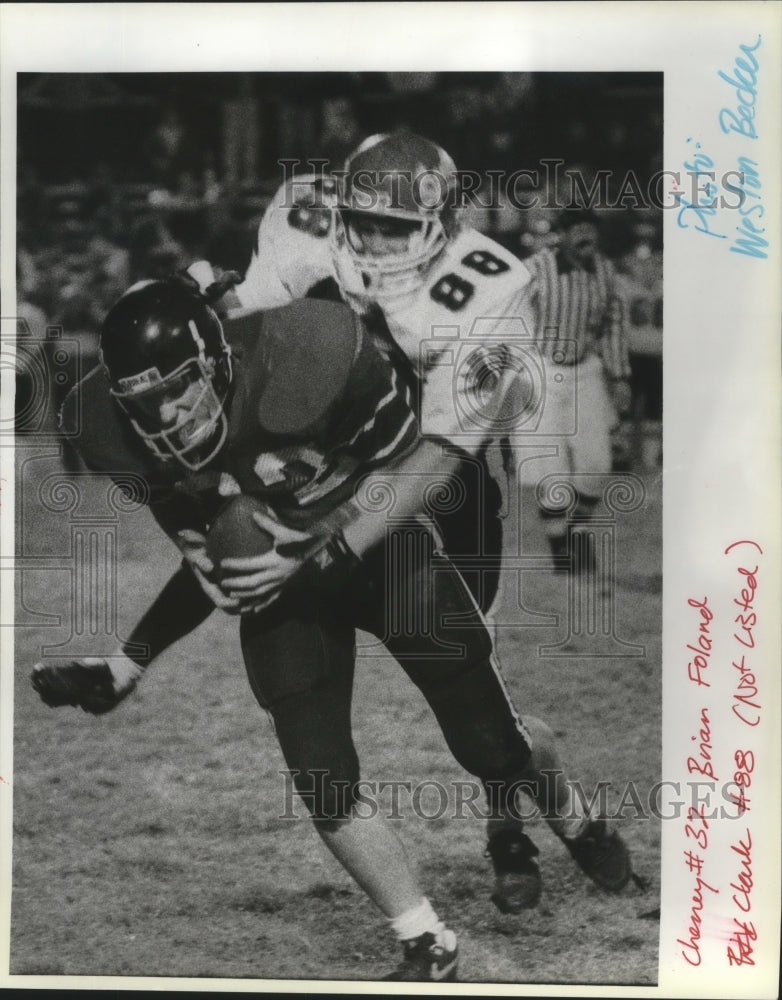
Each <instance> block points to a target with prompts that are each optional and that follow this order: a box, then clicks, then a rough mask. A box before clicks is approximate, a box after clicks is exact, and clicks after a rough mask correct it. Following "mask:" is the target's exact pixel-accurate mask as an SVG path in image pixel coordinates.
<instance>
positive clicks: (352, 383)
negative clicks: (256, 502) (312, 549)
mask: <svg viewBox="0 0 782 1000" xmlns="http://www.w3.org/2000/svg"><path fill="white" fill-rule="evenodd" d="M225 334H226V339H227V340H228V342H229V343H230V345H231V349H232V353H233V371H234V377H233V387H232V393H231V397H230V400H229V404H228V436H227V440H226V444H225V446H224V447H223V449H222V451H221V453H220V454H219V455H218V456H217V458H216V459H214V461H212V462H211V463H210V464H209V465H208V466H207V467H206V468H204V469H202V470H199V471H197V472H188V471H187V470H186V469H184V468H182V467H181V466H180V465H179V464H178V463H177V462H176V461H174V460H172V461H170V462H162V461H160V460H158V459H156V458H155V456H154V455H153V454H152V452H151V451H149V450H148V448H147V447H146V446H145V445H144V443H143V442H142V441H141V439H140V438H139V437H138V436H137V435H136V434H135V432H134V431H133V429H132V427H131V425H130V423H129V421H128V420H127V418H126V417H125V415H124V413H123V411H122V410H121V409H120V407H119V406H118V405H117V403H116V402H115V400H114V399H113V397H112V396H111V393H110V391H109V383H108V380H107V378H106V375H105V373H104V372H103V370H102V369H99V368H98V369H94V370H93V371H92V372H90V373H89V374H88V375H87V376H86V378H85V379H84V380H83V381H82V382H81V383H80V384H79V385H78V386H77V387H76V389H74V390H73V392H72V393H71V394H70V395H69V397H68V398H67V399H66V402H65V405H64V410H65V413H64V419H66V420H74V419H76V418H78V419H79V420H80V426H81V428H82V431H81V433H80V435H79V437H78V439H77V441H76V446H77V448H78V450H79V452H80V454H81V456H82V458H83V460H84V462H85V464H86V465H87V467H88V468H90V469H92V470H94V471H100V472H107V473H109V474H111V475H113V476H114V477H115V478H116V479H117V480H118V481H119V482H121V480H122V474H123V473H133V474H135V475H140V476H143V478H144V479H145V480H146V482H147V484H148V486H149V502H150V506H151V508H152V510H153V512H154V513H155V514H156V516H157V517H158V520H159V521H160V523H161V525H162V526H163V527H164V529H165V530H166V531H167V532H168V533H173V532H174V531H177V530H179V529H181V528H184V527H195V528H203V527H204V526H206V525H208V524H209V523H210V522H211V520H212V519H213V517H214V516H215V513H216V512H217V510H218V509H219V507H220V506H221V505H222V503H223V502H224V499H225V498H226V497H229V496H231V495H234V494H237V493H247V494H250V495H252V496H256V497H259V498H261V499H264V500H266V501H267V502H268V503H269V505H270V506H271V507H273V508H274V510H275V511H276V512H277V513H278V514H279V516H280V517H281V519H282V520H283V521H286V522H288V523H289V524H291V525H298V526H302V525H307V524H309V523H312V522H314V521H316V520H318V519H320V518H321V517H323V516H324V515H325V514H326V513H328V512H329V511H331V510H333V509H334V508H335V507H336V506H338V505H339V504H340V503H342V502H343V501H344V500H346V499H348V498H349V497H350V495H351V494H352V492H353V490H354V488H355V485H356V483H357V481H358V480H359V479H360V477H361V476H362V475H363V474H364V473H365V472H367V471H369V470H371V469H372V468H374V467H376V466H379V465H382V464H385V463H388V462H389V461H392V460H393V459H395V458H397V457H399V456H401V455H403V454H404V453H405V452H406V451H408V450H409V449H410V448H412V447H413V446H414V445H415V443H416V442H417V440H418V424H417V421H416V418H415V416H414V411H413V399H412V398H411V397H412V393H411V391H410V387H409V385H408V383H407V382H406V380H405V378H403V377H402V375H401V374H400V373H399V372H398V370H397V369H396V368H395V367H394V366H393V365H391V364H389V361H388V359H387V358H386V357H384V356H383V355H382V354H381V352H380V351H379V350H378V349H377V347H376V345H375V343H374V341H373V338H371V337H370V336H368V335H367V333H366V330H365V328H364V326H363V324H362V323H361V321H360V320H359V319H358V317H356V316H355V314H354V313H353V312H352V311H351V310H350V309H349V308H347V307H346V306H344V305H341V304H339V303H334V302H324V301H315V300H303V301H297V302H294V303H291V304H290V305H288V306H283V307H282V308H279V309H271V310H268V311H265V312H254V313H250V314H246V315H244V316H241V317H237V318H234V319H232V320H229V321H227V322H226V324H225Z"/></svg>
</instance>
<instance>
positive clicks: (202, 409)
mask: <svg viewBox="0 0 782 1000" xmlns="http://www.w3.org/2000/svg"><path fill="white" fill-rule="evenodd" d="M213 376H214V366H213V365H212V364H207V363H204V362H202V361H200V360H197V359H193V360H191V361H185V362H184V363H183V364H182V365H180V366H179V368H177V369H175V370H174V371H173V372H172V373H171V374H170V375H167V376H166V377H165V378H163V379H161V380H160V381H159V382H156V383H155V384H153V385H152V386H151V387H150V388H148V389H143V390H141V391H136V392H133V391H129V392H123V391H121V390H114V389H112V395H113V396H114V398H115V399H116V400H117V402H118V403H119V405H120V406H121V407H122V409H123V410H124V411H125V413H126V414H127V416H128V419H129V420H130V422H131V423H132V424H133V429H134V430H135V431H136V433H137V434H138V435H139V437H140V438H141V439H142V440H143V441H144V443H145V444H146V445H147V447H148V448H149V449H150V450H151V451H152V452H153V453H154V454H155V455H156V456H157V457H158V458H160V459H162V460H164V461H165V460H167V459H171V458H175V459H177V460H178V461H179V462H180V463H181V464H182V465H183V466H185V468H187V469H192V470H196V469H200V468H202V467H203V466H204V465H206V464H208V462H210V461H211V460H212V459H213V458H214V457H215V456H216V455H217V454H218V453H219V452H220V450H221V448H222V446H223V444H224V442H225V438H226V435H227V433H228V422H227V419H226V415H225V410H224V409H223V401H222V400H221V399H220V397H219V396H218V394H217V391H216V389H215V385H214V382H213Z"/></svg>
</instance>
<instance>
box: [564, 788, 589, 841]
mask: <svg viewBox="0 0 782 1000" xmlns="http://www.w3.org/2000/svg"><path fill="white" fill-rule="evenodd" d="M569 788H570V808H569V809H568V811H567V818H565V819H563V820H562V836H563V837H566V838H567V839H568V840H575V839H576V837H578V836H579V835H580V834H582V833H583V832H584V829H585V828H586V825H587V823H588V822H589V821H590V819H591V816H589V815H588V814H587V813H585V812H584V804H583V802H582V801H581V797H580V796H579V795H577V794H576V792H575V790H574V789H573V786H572V785H570V786H569Z"/></svg>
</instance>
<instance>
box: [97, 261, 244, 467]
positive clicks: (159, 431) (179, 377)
mask: <svg viewBox="0 0 782 1000" xmlns="http://www.w3.org/2000/svg"><path fill="white" fill-rule="evenodd" d="M101 357H102V361H103V365H104V368H105V369H106V372H107V373H108V376H109V381H110V383H111V394H112V396H113V397H114V398H115V399H116V401H117V403H118V404H119V405H120V407H121V408H122V410H123V411H124V412H125V414H126V415H127V417H128V419H129V420H130V422H131V425H132V427H133V429H134V431H135V432H136V433H137V434H138V436H139V437H140V438H141V440H142V441H143V442H144V444H145V445H146V446H147V447H148V448H149V450H150V451H151V452H152V453H153V454H154V455H155V457H156V458H158V459H160V460H162V461H164V462H171V461H176V462H177V463H178V464H179V465H181V466H183V467H184V468H185V469H189V470H197V469H201V468H203V467H204V466H205V465H207V464H208V463H209V462H211V461H212V460H213V459H214V458H215V457H216V456H217V455H218V454H219V452H220V450H221V449H222V447H223V445H224V443H225V440H226V437H227V433H228V418H227V415H226V412H225V406H226V403H227V400H228V396H229V393H230V388H231V382H232V368H231V350H230V347H229V346H228V344H227V343H226V342H225V338H224V336H223V330H222V326H221V324H220V321H219V319H218V318H217V315H216V314H215V313H214V311H213V310H212V309H211V308H209V306H208V305H207V303H206V301H205V300H204V299H203V298H202V297H201V296H200V293H198V292H196V291H194V290H193V289H191V288H188V287H185V286H184V285H182V284H181V283H178V282H177V281H176V280H175V279H172V280H169V281H156V282H142V283H140V284H139V285H137V286H134V287H133V288H131V289H130V290H129V291H128V292H126V293H125V295H124V296H123V297H122V298H121V299H120V300H119V301H118V302H117V303H116V304H115V306H114V307H113V308H112V309H111V311H110V312H109V315H108V316H107V317H106V320H105V322H104V325H103V332H102V334H101Z"/></svg>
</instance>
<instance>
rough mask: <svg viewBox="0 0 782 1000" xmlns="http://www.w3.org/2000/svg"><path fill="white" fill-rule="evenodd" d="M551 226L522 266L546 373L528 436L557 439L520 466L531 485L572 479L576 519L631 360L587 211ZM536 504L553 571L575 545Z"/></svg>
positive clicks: (560, 520) (599, 472) (621, 405)
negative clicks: (552, 238)
mask: <svg viewBox="0 0 782 1000" xmlns="http://www.w3.org/2000/svg"><path fill="white" fill-rule="evenodd" d="M558 232H559V237H560V239H559V244H558V245H557V246H556V248H551V247H546V248H544V249H541V250H539V251H538V252H537V253H536V254H534V255H533V256H532V257H529V258H527V259H526V260H525V262H524V263H525V264H526V266H527V267H528V268H529V270H530V272H531V273H532V277H533V285H532V293H531V295H532V299H531V302H532V307H533V310H534V314H535V334H534V335H535V341H536V344H537V347H538V349H539V351H540V354H541V356H542V360H543V365H544V369H545V375H546V379H545V386H546V391H545V396H544V397H543V403H542V413H541V418H540V422H539V424H538V428H537V433H536V435H535V442H536V443H548V444H551V445H555V446H556V454H554V455H551V456H549V457H546V458H540V459H532V460H530V461H529V462H526V463H524V465H528V466H530V467H531V468H530V472H534V482H539V481H540V479H541V478H542V477H543V476H545V475H548V474H551V473H557V474H559V476H560V477H561V478H563V479H568V478H569V477H570V476H572V475H575V476H576V477H577V478H575V479H574V480H573V484H574V485H577V490H578V493H577V503H576V507H575V510H574V511H573V514H574V515H575V520H576V521H578V522H581V523H582V524H583V523H584V522H585V521H587V520H588V519H589V518H590V517H591V516H592V514H593V513H594V510H595V508H596V506H597V504H598V502H599V500H600V496H601V494H602V487H603V485H604V481H602V476H603V475H604V474H606V473H609V472H610V471H611V432H612V430H613V429H614V428H615V427H616V425H617V423H618V418H619V417H620V416H621V415H623V414H624V413H626V412H627V410H628V408H629V405H630V385H629V381H628V380H629V377H630V363H629V357H628V346H627V337H626V329H625V305H624V302H623V299H622V296H621V293H620V291H619V288H618V286H617V282H616V273H615V270H614V265H613V264H612V263H611V261H610V260H608V258H607V257H605V256H604V255H603V254H602V253H601V252H600V249H599V230H598V225H597V220H596V218H595V216H594V215H593V213H591V212H590V211H589V210H587V209H582V208H579V209H572V210H568V211H566V212H565V213H564V214H563V216H562V218H561V220H560V222H559V225H558ZM548 439H550V440H548ZM549 451H550V452H553V451H554V448H549ZM590 474H591V475H592V476H593V477H594V478H593V479H592V480H591V481H590ZM539 509H540V513H541V516H542V518H543V523H544V529H545V533H546V537H547V539H548V543H549V546H550V548H551V554H552V556H553V561H554V567H555V569H556V570H567V569H568V568H569V566H570V559H569V554H570V553H571V552H572V551H573V547H572V546H571V544H570V543H571V539H570V538H569V537H568V523H567V520H566V518H565V514H564V513H563V512H562V511H561V510H552V509H549V508H548V507H546V506H545V505H544V503H543V502H541V500H540V499H539ZM574 527H575V526H574ZM571 530H573V529H571ZM576 530H577V529H576ZM582 551H583V556H582V558H581V559H580V560H579V561H578V563H579V568H580V569H583V570H591V571H594V569H595V553H594V551H593V549H592V548H591V546H588V547H586V549H584V550H582Z"/></svg>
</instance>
